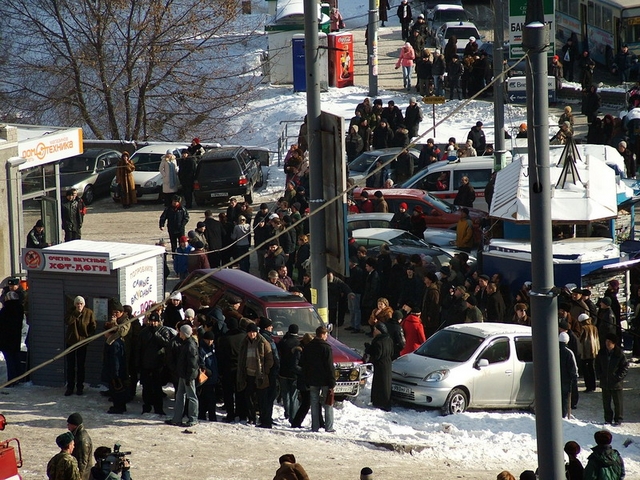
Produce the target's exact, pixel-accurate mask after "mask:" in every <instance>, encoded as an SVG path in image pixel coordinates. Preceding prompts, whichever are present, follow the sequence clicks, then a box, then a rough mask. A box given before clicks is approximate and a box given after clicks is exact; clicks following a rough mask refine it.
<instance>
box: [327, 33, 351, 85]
mask: <svg viewBox="0 0 640 480" xmlns="http://www.w3.org/2000/svg"><path fill="white" fill-rule="evenodd" d="M328 37H329V86H330V87H337V88H343V87H349V86H351V85H353V34H352V33H348V32H344V33H343V32H336V33H330V34H329V35H328Z"/></svg>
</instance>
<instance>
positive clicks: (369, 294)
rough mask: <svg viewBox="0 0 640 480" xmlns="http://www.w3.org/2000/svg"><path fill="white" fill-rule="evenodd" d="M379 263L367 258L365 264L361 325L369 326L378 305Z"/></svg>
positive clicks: (357, 331)
mask: <svg viewBox="0 0 640 480" xmlns="http://www.w3.org/2000/svg"><path fill="white" fill-rule="evenodd" d="M377 266H378V262H377V260H376V259H375V258H367V260H366V262H365V267H364V268H365V270H366V276H365V282H364V291H363V292H362V301H361V303H360V311H361V312H362V316H361V323H362V324H363V325H364V324H367V325H368V322H369V317H370V316H371V312H372V311H373V310H374V309H375V308H376V307H377V305H378V297H379V293H380V276H379V275H378V272H377V271H376V268H377ZM360 332H361V330H354V333H360Z"/></svg>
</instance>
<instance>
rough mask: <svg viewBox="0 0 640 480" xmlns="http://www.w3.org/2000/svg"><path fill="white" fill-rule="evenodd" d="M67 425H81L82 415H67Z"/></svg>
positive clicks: (76, 413)
mask: <svg viewBox="0 0 640 480" xmlns="http://www.w3.org/2000/svg"><path fill="white" fill-rule="evenodd" d="M67 423H70V424H71V425H76V426H77V425H82V415H80V414H79V413H78V412H75V413H72V414H71V415H69V418H67Z"/></svg>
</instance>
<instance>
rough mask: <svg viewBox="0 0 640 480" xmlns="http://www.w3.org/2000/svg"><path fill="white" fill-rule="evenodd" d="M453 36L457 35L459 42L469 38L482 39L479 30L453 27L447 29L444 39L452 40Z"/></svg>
mask: <svg viewBox="0 0 640 480" xmlns="http://www.w3.org/2000/svg"><path fill="white" fill-rule="evenodd" d="M453 35H455V36H456V38H457V39H458V40H460V39H466V38H469V37H476V38H480V34H479V33H478V30H477V29H475V28H473V27H471V28H469V27H451V28H447V29H446V30H445V32H444V38H446V39H449V38H451V37H452V36H453Z"/></svg>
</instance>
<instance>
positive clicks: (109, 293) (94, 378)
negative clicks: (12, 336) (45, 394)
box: [22, 240, 165, 387]
mask: <svg viewBox="0 0 640 480" xmlns="http://www.w3.org/2000/svg"><path fill="white" fill-rule="evenodd" d="M164 255H165V249H164V247H160V246H155V245H137V244H128V243H116V242H94V241H90V240H74V241H72V242H66V243H62V244H59V245H53V246H51V247H47V248H43V249H34V248H24V249H23V250H22V266H23V269H24V271H26V272H27V280H28V283H29V307H30V308H29V361H30V366H31V367H32V368H33V367H34V366H37V365H40V364H42V363H44V362H45V361H47V360H49V359H51V358H53V357H55V356H56V355H58V354H59V353H61V352H62V351H63V350H64V349H65V348H66V346H65V341H64V339H65V328H66V327H65V323H64V319H65V318H66V316H67V315H68V314H69V313H70V312H71V311H72V310H73V308H74V304H73V300H74V298H75V297H76V296H78V295H79V296H82V297H84V299H85V301H86V308H90V309H91V310H93V312H94V315H95V318H96V321H97V329H96V333H97V334H99V333H101V332H102V331H103V330H104V323H105V321H107V318H108V315H109V311H108V308H109V307H108V306H109V301H110V300H112V299H117V300H119V301H120V303H121V304H122V305H130V306H131V307H132V309H133V314H134V315H135V316H137V315H138V314H140V313H142V312H145V311H146V310H147V309H148V308H149V307H151V306H152V305H154V304H155V303H158V302H162V301H163V300H164ZM103 346H104V340H103V339H102V338H98V339H96V340H95V341H93V342H91V343H90V344H89V345H88V349H87V360H86V383H87V384H89V385H92V386H97V385H98V384H99V383H100V375H101V370H102V351H103ZM65 379H66V372H65V362H64V360H58V361H56V362H53V363H50V364H49V365H46V366H44V367H43V368H41V369H39V370H36V371H35V372H33V373H32V374H31V380H32V381H33V383H34V384H37V385H45V386H51V387H60V386H63V385H64V383H65Z"/></svg>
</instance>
